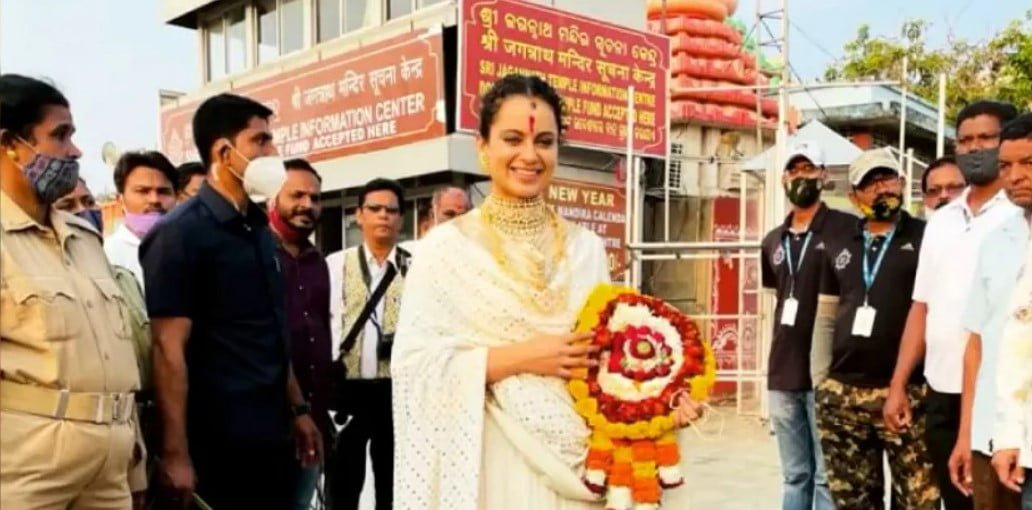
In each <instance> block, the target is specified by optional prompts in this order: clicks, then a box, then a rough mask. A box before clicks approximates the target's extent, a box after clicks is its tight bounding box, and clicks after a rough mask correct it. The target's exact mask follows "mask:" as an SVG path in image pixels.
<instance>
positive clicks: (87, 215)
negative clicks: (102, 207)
mask: <svg viewBox="0 0 1032 510" xmlns="http://www.w3.org/2000/svg"><path fill="white" fill-rule="evenodd" d="M75 215H76V216H78V217H80V218H82V219H84V220H86V221H88V222H90V225H93V226H94V227H96V229H97V232H100V233H101V234H103V233H104V217H103V216H102V215H101V214H100V211H98V210H96V209H83V210H81V211H79V212H77V213H75Z"/></svg>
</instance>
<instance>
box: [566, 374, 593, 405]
mask: <svg viewBox="0 0 1032 510" xmlns="http://www.w3.org/2000/svg"><path fill="white" fill-rule="evenodd" d="M567 386H568V387H569V389H570V395H571V396H573V399H574V400H581V399H585V398H588V391H589V390H588V383H587V382H585V381H583V380H581V379H572V380H570V382H569V383H567Z"/></svg>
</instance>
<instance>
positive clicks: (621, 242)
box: [546, 179, 627, 279]
mask: <svg viewBox="0 0 1032 510" xmlns="http://www.w3.org/2000/svg"><path fill="white" fill-rule="evenodd" d="M546 201H547V202H548V204H549V205H551V206H552V208H553V209H554V210H555V212H556V213H557V214H558V215H559V216H562V217H563V218H566V219H567V220H569V221H571V222H573V223H576V224H578V225H580V226H582V227H584V228H586V229H588V230H590V231H592V232H594V233H596V234H598V235H599V237H601V238H602V241H603V242H604V243H605V246H606V254H607V255H608V256H609V274H610V275H612V277H613V278H614V279H617V278H622V277H623V272H624V269H626V266H627V250H626V244H625V241H626V239H624V233H625V232H626V229H627V209H626V208H627V201H626V199H625V197H624V190H623V189H622V188H618V187H616V186H604V185H601V184H594V183H589V182H579V181H567V180H562V179H553V180H552V184H551V185H550V186H549V187H548V195H547V198H546Z"/></svg>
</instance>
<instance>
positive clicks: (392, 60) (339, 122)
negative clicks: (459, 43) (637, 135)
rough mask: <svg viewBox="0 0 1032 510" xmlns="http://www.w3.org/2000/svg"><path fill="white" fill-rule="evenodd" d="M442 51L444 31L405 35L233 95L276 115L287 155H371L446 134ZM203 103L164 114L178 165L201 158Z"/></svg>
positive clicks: (166, 140) (166, 138) (278, 140)
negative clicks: (199, 113) (196, 126)
mask: <svg viewBox="0 0 1032 510" xmlns="http://www.w3.org/2000/svg"><path fill="white" fill-rule="evenodd" d="M441 51H442V48H441V35H440V34H439V33H437V34H428V33H426V32H420V33H412V34H406V35H405V36H401V37H399V38H397V39H393V40H390V41H385V42H384V43H382V44H377V45H375V46H373V47H369V48H362V49H358V50H355V51H351V52H348V53H345V54H342V55H339V56H334V57H330V58H327V59H324V60H320V61H318V62H315V63H313V64H310V65H307V66H304V67H301V68H299V69H291V70H289V71H285V72H283V73H280V74H278V75H276V76H273V77H271V78H268V79H265V80H261V81H259V82H256V83H252V84H248V85H244V86H241V87H238V88H233V89H232V90H230V92H232V93H234V94H240V95H243V96H247V97H250V98H252V99H255V100H257V101H260V102H261V103H263V104H265V105H266V106H268V107H269V108H270V109H271V110H272V111H273V112H274V113H275V115H274V117H273V118H272V122H271V126H272V131H273V141H274V142H275V144H276V146H277V148H278V149H279V153H280V155H281V156H283V157H285V158H289V157H306V158H308V159H309V160H310V161H320V160H326V159H331V158H337V157H340V156H345V155H348V154H355V153H360V152H369V151H373V150H377V149H382V148H385V147H389V146H394V145H401V144H405V143H411V142H414V141H418V140H424V139H428V138H433V137H437V136H443V135H444V134H445V125H444V114H445V112H444V89H443V87H444V84H443V80H442V77H441V73H442V70H443V68H444V62H443V56H442V54H441ZM198 104H199V103H192V104H188V105H184V106H180V107H177V108H174V109H171V110H164V111H162V112H161V144H162V150H164V151H165V154H166V155H168V157H169V159H171V160H172V161H173V162H175V163H181V162H184V161H192V160H198V159H199V158H198V157H197V149H196V147H195V145H194V142H193V131H192V127H191V121H192V119H193V112H194V110H196V109H197V106H198Z"/></svg>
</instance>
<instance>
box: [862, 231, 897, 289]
mask: <svg viewBox="0 0 1032 510" xmlns="http://www.w3.org/2000/svg"><path fill="white" fill-rule="evenodd" d="M895 235H896V229H895V228H893V229H892V230H890V231H889V233H888V234H885V242H883V243H882V245H881V248H879V251H878V258H877V259H875V261H874V267H871V264H870V260H868V259H869V258H870V257H869V254H870V252H871V247H872V246H873V245H874V238H873V237H871V233H870V232H868V231H867V230H866V229H865V230H864V260H863V262H864V265H863V268H864V306H867V295H868V294H869V293H870V292H871V287H873V286H874V278H875V277H876V276H878V270H879V269H881V263H882V261H883V260H885V253H886V252H888V251H889V246H890V245H891V244H892V238H893V236H895Z"/></svg>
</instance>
